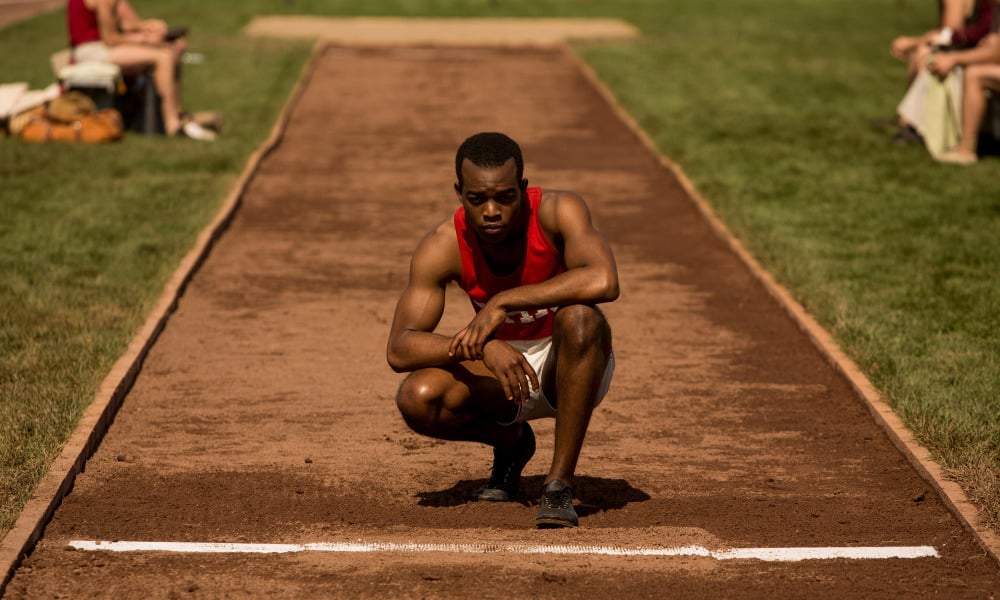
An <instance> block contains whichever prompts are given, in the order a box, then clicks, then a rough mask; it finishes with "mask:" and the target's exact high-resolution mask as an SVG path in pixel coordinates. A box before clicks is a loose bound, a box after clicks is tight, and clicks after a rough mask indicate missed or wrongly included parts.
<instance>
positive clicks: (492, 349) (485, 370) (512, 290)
mask: <svg viewBox="0 0 1000 600" xmlns="http://www.w3.org/2000/svg"><path fill="white" fill-rule="evenodd" d="M523 171H524V161H523V159H522V156H521V150H520V148H519V147H518V145H517V143H515V142H514V141H513V140H512V139H510V138H509V137H507V136H506V135H503V134H501V133H479V134H476V135H474V136H472V137H470V138H469V139H467V140H465V142H463V143H462V145H461V146H460V147H459V149H458V152H457V154H456V156H455V174H456V176H457V178H458V180H457V182H456V183H455V193H456V195H457V196H458V201H459V203H460V204H461V206H460V207H459V208H458V210H457V211H456V212H455V213H454V215H453V216H450V217H448V218H447V219H445V220H443V221H442V222H441V223H439V224H438V225H437V226H436V227H434V229H432V230H431V231H430V232H429V233H428V234H427V235H426V236H425V237H424V239H423V240H422V241H421V242H420V244H419V245H418V246H417V249H416V252H415V253H414V255H413V258H412V261H411V263H410V277H409V282H408V284H407V286H406V289H404V290H403V293H402V295H401V296H400V299H399V302H398V304H397V306H396V312H395V316H394V319H393V323H392V329H391V331H390V333H389V342H388V349H387V358H388V361H389V365H390V366H392V368H393V369H394V370H395V371H397V372H411V373H410V375H409V376H407V378H406V379H405V380H404V381H403V383H402V385H401V386H400V388H399V392H398V395H397V397H396V404H397V406H398V407H399V410H400V412H401V413H402V415H403V418H404V419H405V420H406V423H407V424H408V425H409V426H410V427H411V428H412V429H413V430H414V431H416V432H418V433H422V434H424V435H428V436H431V437H435V438H439V439H444V440H464V441H473V442H481V443H484V444H489V445H490V446H493V471H492V474H491V476H490V479H489V481H488V482H487V483H486V484H485V485H484V486H483V487H482V488H480V489H479V490H478V492H477V494H476V498H477V499H478V500H484V501H494V502H496V501H501V502H502V501H513V500H515V499H516V496H517V492H518V483H519V481H520V478H521V471H522V470H523V469H524V466H525V465H526V464H527V463H528V461H529V460H530V459H531V457H532V455H533V454H534V452H535V436H534V432H533V431H532V429H531V426H530V425H528V423H527V421H529V420H531V419H537V418H541V417H555V419H556V424H555V451H554V453H553V457H552V464H551V466H550V467H549V472H548V475H547V476H546V478H545V481H544V485H543V486H542V492H541V499H540V501H539V505H540V506H539V510H538V514H537V516H536V517H535V520H536V524H537V525H538V526H539V527H572V526H576V525H577V524H578V517H577V514H576V511H575V509H574V508H573V502H572V499H573V492H572V486H573V473H574V471H575V470H576V463H577V459H578V458H579V456H580V449H581V447H582V445H583V439H584V436H585V435H586V432H587V426H588V425H589V423H590V416H591V413H592V412H593V409H594V407H595V406H596V405H597V404H598V403H599V402H600V401H601V400H602V398H603V397H604V394H605V393H606V392H607V390H608V386H609V385H610V383H611V376H612V373H613V372H614V355H613V353H612V351H611V328H610V327H609V325H608V322H607V320H606V319H605V318H604V315H603V314H602V313H601V311H600V310H599V309H598V308H597V304H599V303H602V302H610V301H612V300H615V299H616V298H617V297H618V272H617V268H616V266H615V259H614V256H613V255H612V252H611V248H610V246H608V243H607V242H606V241H605V240H604V238H602V237H601V235H600V234H599V233H598V232H597V230H596V229H594V227H593V225H592V224H591V220H590V213H589V211H588V209H587V206H586V204H585V203H584V201H583V199H582V198H580V196H578V195H577V194H575V193H573V192H569V191H560V190H549V189H545V190H543V189H541V188H529V187H528V180H527V179H524V178H523ZM452 281H454V282H457V283H458V284H459V285H460V286H461V287H462V289H464V290H465V291H466V292H467V293H468V294H469V298H470V300H471V301H472V305H473V308H474V309H475V311H476V313H475V317H474V318H473V319H472V321H471V322H470V323H469V324H468V325H466V326H465V327H464V328H463V329H462V330H461V331H459V332H457V333H455V334H454V335H441V334H438V333H434V331H435V328H436V327H437V325H438V323H439V322H440V320H441V316H442V314H443V312H444V304H445V288H446V287H447V285H448V283H449V282H452Z"/></svg>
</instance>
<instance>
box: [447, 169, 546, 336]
mask: <svg viewBox="0 0 1000 600" xmlns="http://www.w3.org/2000/svg"><path fill="white" fill-rule="evenodd" d="M541 202H542V188H537V187H534V188H528V193H527V202H526V203H525V210H527V211H528V231H527V242H526V243H527V249H526V250H525V253H524V260H523V261H522V262H521V265H520V266H519V267H518V268H517V269H516V270H515V271H514V272H513V273H511V274H510V275H505V276H499V275H496V274H494V273H493V272H492V271H490V268H489V265H487V263H486V257H484V256H483V252H482V250H480V248H479V239H478V238H477V237H476V232H475V231H472V230H471V229H469V227H468V224H467V223H466V222H465V208H464V207H459V209H458V210H456V211H455V232H456V234H457V235H458V247H459V249H460V250H461V253H462V278H461V280H460V281H459V285H460V286H461V288H462V289H463V290H465V292H466V293H467V294H469V300H471V301H472V308H473V309H475V310H476V312H478V311H479V309H480V308H482V307H483V306H485V305H486V303H487V302H488V301H489V299H490V298H492V297H493V296H494V295H495V294H497V293H498V292H502V291H503V290H507V289H510V288H514V287H519V286H522V285H529V284H532V283H541V282H543V281H546V280H548V279H551V278H552V277H554V276H556V275H558V274H559V273H562V272H563V271H565V270H566V267H565V266H564V265H563V260H562V255H561V254H560V253H559V251H558V250H557V249H556V247H555V246H553V245H552V242H550V241H549V238H547V237H545V232H543V231H542V226H541V225H540V224H539V223H538V207H539V205H540V204H541ZM556 308H558V307H551V308H539V309H535V310H527V311H520V310H519V311H514V312H510V313H507V320H506V321H505V322H504V323H503V325H501V326H500V328H499V329H498V330H497V331H496V334H494V335H495V337H496V338H497V339H499V340H537V339H540V338H543V337H547V336H550V335H552V322H553V320H554V319H555V313H556Z"/></svg>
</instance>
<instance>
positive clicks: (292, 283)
mask: <svg viewBox="0 0 1000 600" xmlns="http://www.w3.org/2000/svg"><path fill="white" fill-rule="evenodd" d="M483 130H500V131H504V132H506V133H508V134H510V135H511V136H512V137H514V138H515V139H516V140H518V141H519V142H521V144H522V147H523V149H524V153H525V159H526V171H525V175H526V177H527V178H528V179H529V180H530V182H531V184H533V185H541V186H544V187H552V188H569V189H574V190H576V191H578V192H580V193H581V194H582V195H583V196H584V197H585V198H586V199H587V200H588V202H589V204H590V206H591V208H592V212H593V217H594V221H595V224H596V225H597V227H598V228H599V229H600V230H601V231H602V232H603V233H604V234H605V236H606V237H607V238H608V240H609V241H610V242H611V244H612V246H613V248H614V251H615V253H616V257H617V261H618V265H619V269H620V273H621V281H622V296H621V298H620V300H618V301H617V302H614V303H612V304H609V305H606V307H605V308H606V313H607V315H608V317H609V320H610V321H611V324H612V327H613V330H614V334H615V352H616V356H617V365H618V366H617V371H616V375H615V380H614V382H613V384H612V387H611V391H610V393H609V395H608V397H607V398H606V400H605V401H604V403H603V404H602V405H601V406H600V407H599V408H598V410H597V411H596V413H595V415H594V418H593V422H592V426H591V430H590V433H589V435H588V437H587V441H586V444H585V446H584V451H583V455H582V458H581V461H580V466H579V469H578V481H577V483H578V490H577V496H578V499H577V507H578V511H579V513H580V515H581V524H580V527H579V528H577V529H575V530H536V529H534V527H533V525H534V519H533V517H534V513H535V507H534V506H533V504H535V503H536V501H537V494H538V490H539V488H540V486H541V483H542V477H543V475H544V473H545V472H546V471H547V469H548V460H549V458H550V456H551V451H552V423H551V422H550V421H540V422H536V432H537V433H538V453H537V454H536V455H535V458H534V459H533V460H532V461H531V462H530V463H529V464H528V466H527V469H526V470H525V479H524V480H523V481H522V486H521V492H522V494H521V501H520V502H516V503H508V504H483V503H476V502H470V501H469V496H470V494H471V493H472V492H473V490H475V489H476V488H477V487H478V486H479V485H480V484H481V483H482V482H483V481H484V480H485V478H486V477H487V475H488V472H489V468H490V462H491V453H490V449H489V448H487V447H483V446H478V445H475V444H463V443H445V442H439V441H435V440H432V439H428V438H424V437H421V436H419V435H415V434H413V433H411V432H410V431H409V430H408V429H407V427H406V426H405V425H404V423H403V422H402V420H401V418H400V417H399V415H398V413H397V411H396V408H395V405H394V393H395V390H396V387H397V386H398V384H399V382H400V381H401V379H402V376H401V375H397V374H395V373H393V372H392V371H391V370H390V369H389V367H388V366H387V365H386V362H385V357H384V352H385V340H386V335H387V333H388V329H389V322H390V319H391V314H392V309H393V306H394V304H395V301H396V299H397V296H398V294H399V291H400V290H401V289H402V287H403V285H404V283H405V280H406V276H407V267H408V261H409V257H410V255H411V252H412V250H413V248H414V246H415V245H416V244H417V242H418V241H419V240H420V238H421V237H422V235H423V234H424V233H425V232H426V231H427V230H429V229H430V228H431V227H432V226H433V225H434V224H436V223H437V222H439V221H440V220H442V219H444V218H447V217H448V216H449V215H450V214H451V213H452V211H453V210H454V209H455V208H456V207H457V200H456V198H455V195H454V192H453V190H452V183H453V182H454V179H455V176H454V152H455V149H456V148H457V146H458V144H459V143H460V142H461V141H462V140H463V139H464V138H465V137H467V136H468V135H470V134H472V133H474V132H477V131H483ZM762 176H766V175H764V174H762ZM448 302H449V312H448V313H447V315H446V318H445V322H444V323H443V324H442V330H443V331H446V332H453V331H456V330H457V329H458V328H459V327H461V326H462V325H464V323H465V321H466V320H467V319H468V318H469V316H470V310H469V308H468V302H467V301H466V300H465V299H464V297H463V296H462V295H461V293H460V292H456V293H452V294H450V295H449V299H448ZM72 540H128V541H172V542H243V543H247V542H254V543H294V544H302V543H311V542H329V543H338V542H397V543H410V542H412V543H415V544H422V543H424V544H431V543H434V544H443V543H461V542H465V543H472V542H476V543H484V544H487V543H488V544H495V545H502V544H548V545H561V546H568V545H604V546H617V547H655V548H671V547H682V546H704V547H706V548H710V549H727V548H744V547H802V546H807V547H822V546H837V547H839V546H851V547H856V546H923V545H929V546H933V547H934V548H936V549H937V551H938V552H939V553H940V557H939V558H919V559H884V560H847V559H837V560H811V561H802V562H794V563H779V562H762V561H758V560H732V561H719V560H715V559H713V558H709V557H672V558H671V557H623V556H603V555H592V554H583V555H567V554H551V555H526V554H518V553H512V552H490V553H482V554H461V553H454V552H441V551H436V552H391V551H382V552H371V553H364V554H360V553H351V552H336V553H318V552H302V553H297V554H285V555H249V554H169V553H164V552H152V553H123V554H113V553H109V552H87V551H80V550H71V549H69V547H68V544H69V542H70V541H72ZM998 589H1000V569H998V567H997V565H996V564H995V562H994V561H993V560H992V559H991V558H989V557H988V556H987V555H986V554H985V553H984V552H983V551H982V550H981V549H980V548H979V547H978V546H977V545H976V543H975V542H974V541H973V538H972V537H971V536H970V535H969V534H968V533H967V532H966V531H965V530H964V529H963V528H962V526H961V525H960V524H959V523H958V522H957V521H956V520H955V519H954V518H953V517H952V515H951V514H950V513H949V512H948V511H947V510H946V509H945V507H944V506H943V504H942V502H941V501H940V500H939V499H938V498H937V497H936V496H935V495H934V494H933V493H932V492H931V491H930V486H929V485H928V484H927V483H926V482H924V481H923V480H922V479H921V478H920V477H919V476H918V475H917V474H916V472H915V471H914V469H913V468H912V467H911V466H910V465H909V463H908V462H907V460H906V459H905V458H904V457H903V456H902V455H901V454H900V453H899V452H898V451H897V450H896V449H895V447H894V446H893V445H892V443H891V442H890V441H889V440H888V439H887V437H886V436H885V434H884V433H883V432H882V431H881V430H880V429H879V428H878V427H876V425H875V424H874V423H873V421H872V418H871V417H870V415H869V414H868V413H867V411H866V409H865V407H864V406H863V405H862V403H861V402H859V400H858V399H857V398H856V397H855V396H854V395H853V394H852V392H851V390H850V389H849V388H848V386H847V385H846V384H845V382H844V381H843V380H842V379H841V378H840V377H839V376H838V375H837V374H836V373H835V372H834V371H833V370H832V369H831V368H830V367H829V366H828V364H827V363H826V362H824V359H823V358H822V357H821V356H820V354H819V353H818V352H817V351H816V349H815V348H814V347H813V346H812V345H811V344H810V342H809V341H808V340H807V339H806V338H805V337H804V336H803V335H802V334H801V333H800V332H799V330H798V329H797V328H796V327H795V325H794V324H793V323H792V322H791V321H790V320H789V319H788V318H787V317H786V316H785V313H784V312H783V311H782V310H781V309H780V308H779V307H778V306H777V305H776V304H775V303H774V302H773V301H772V300H771V299H770V297H769V296H768V295H767V294H766V292H765V291H764V290H763V289H762V288H761V287H760V286H759V284H758V283H757V282H756V280H755V279H754V278H753V277H752V276H751V275H750V274H749V273H748V271H747V270H746V269H745V268H744V266H743V265H742V264H741V263H740V262H739V261H738V260H737V259H736V258H735V257H734V255H733V254H732V253H731V252H730V251H728V250H727V247H726V246H725V245H724V244H723V243H722V242H721V241H720V240H719V239H718V238H717V237H716V236H715V235H714V234H713V233H712V231H711V230H710V228H709V227H708V226H707V225H706V223H705V221H704V219H703V218H702V217H701V216H700V215H699V213H698V212H697V211H696V209H695V207H694V205H693V204H692V202H691V201H690V199H689V198H688V197H687V196H686V195H685V192H684V189H683V188H682V187H681V186H680V185H679V183H678V181H677V179H676V178H675V177H674V175H673V174H672V173H671V172H669V171H668V170H666V169H665V168H664V167H663V166H662V165H661V163H660V162H659V161H658V159H657V157H655V156H653V155H652V154H650V153H649V151H648V150H647V149H646V148H645V147H644V146H643V145H642V144H641V143H640V141H639V140H638V139H637V138H636V137H635V136H634V135H633V134H632V133H631V132H630V130H629V129H628V128H627V127H626V125H625V124H623V123H622V122H621V121H620V120H619V119H618V118H617V117H616V116H615V113H614V112H613V111H612V110H611V108H610V107H609V106H608V105H607V103H606V102H605V101H604V100H603V98H602V96H601V95H600V94H599V93H598V92H597V91H596V90H595V88H594V87H593V86H592V85H591V84H590V82H589V81H588V80H587V79H586V77H585V76H583V75H582V74H581V72H580V71H579V70H578V68H577V66H576V63H575V62H574V61H573V60H572V59H571V58H570V57H569V56H568V55H567V54H566V53H564V52H563V51H560V50H514V49H506V50H497V49H492V50H486V49H476V50H471V49H455V48H452V49H441V48H438V49H412V48H411V49H398V50H392V49H380V50H376V49H368V50H357V49H347V48H329V49H327V50H326V51H325V52H323V53H322V54H321V56H320V57H319V59H318V63H317V66H316V69H315V71H314V73H313V75H312V78H311V80H310V81H309V83H308V85H307V87H306V89H305V92H304V95H303V96H302V97H301V100H300V101H299V102H298V104H297V105H296V106H295V108H294V111H293V112H292V115H291V121H290V123H289V125H288V128H287V131H286V134H285V136H284V139H283V141H282V144H281V145H280V146H279V147H278V148H277V149H276V151H274V152H273V153H272V154H270V155H269V156H268V157H267V158H266V159H265V160H264V162H263V164H262V166H261V168H260V170H259V174H258V175H257V177H256V178H255V179H254V180H253V182H252V183H251V186H250V188H249V190H248V192H247V194H246V196H245V199H244V203H243V205H242V206H241V208H240V209H239V212H238V213H237V215H236V217H235V219H234V221H233V223H232V225H231V227H230V229H229V230H228V231H227V232H226V233H225V235H224V236H223V237H222V239H221V240H220V241H219V243H218V244H217V245H216V246H215V247H214V249H213V251H212V254H211V255H210V257H209V258H208V260H207V261H206V262H205V263H204V265H203V266H202V268H201V269H200V271H199V272H198V273H197V274H196V276H195V278H194V279H193V281H192V283H191V285H190V286H189V287H188V288H187V290H186V292H185V295H184V296H183V297H182V298H181V301H180V304H179V308H178V310H177V312H176V314H174V315H173V317H172V318H171V320H170V322H169V323H168V325H167V328H166V330H165V331H164V333H163V335H162V336H161V338H160V339H159V341H158V342H157V344H156V346H155V347H154V348H153V350H152V352H151V354H150V355H149V357H148V359H147V360H146V362H145V365H144V369H143V372H142V373H141V374H140V376H139V379H138V381H137V383H136V385H135V387H134V389H133V390H132V391H131V393H130V394H129V396H128V398H127V399H126V401H125V404H124V407H123V409H122V411H121V412H120V413H119V415H118V418H117V420H116V422H115V423H114V425H113V426H112V428H111V430H110V432H109V434H108V436H107V437H106V438H105V440H104V442H103V443H102V445H101V447H100V449H99V450H98V452H97V454H96V455H95V456H94V457H93V458H92V459H91V460H90V462H89V463H88V465H87V469H86V472H85V473H83V474H82V475H81V476H80V477H79V478H78V479H77V482H76V486H75V489H74V490H73V492H72V493H71V494H70V495H69V496H68V497H67V498H66V499H65V501H64V502H63V504H62V506H61V508H60V509H59V511H58V512H57V514H56V516H55V519H54V520H53V521H52V523H51V524H50V525H49V526H48V528H47V530H46V533H45V537H44V538H43V539H42V541H41V543H40V544H39V546H38V547H37V549H36V550H35V552H34V553H33V554H32V555H31V556H30V557H28V558H27V559H26V560H25V561H24V563H23V565H22V567H21V568H20V569H19V570H18V572H17V573H16V575H15V577H14V579H13V580H12V582H11V583H10V585H9V587H8V590H7V593H8V595H9V597H11V598H40V597H88V596H105V597H110V596H115V597H171V598H176V597H189V596H190V597H220V596H225V597H243V596H253V597H265V596H266V597H282V598H301V597H315V596H341V597H373V598H374V597H378V598H383V597H397V598H414V597H427V598H434V597H455V598H469V597H473V598H521V597H536V596H537V597H562V598H578V597H583V596H584V595H586V597H593V598H606V597H625V598H632V597H637V598H660V597H665V596H669V597H687V598H718V597H747V598H774V597H797V598H801V597H811V596H823V597H865V598H900V597H929V596H935V597H941V598H988V597H991V596H992V595H994V594H996V592H997V591H998Z"/></svg>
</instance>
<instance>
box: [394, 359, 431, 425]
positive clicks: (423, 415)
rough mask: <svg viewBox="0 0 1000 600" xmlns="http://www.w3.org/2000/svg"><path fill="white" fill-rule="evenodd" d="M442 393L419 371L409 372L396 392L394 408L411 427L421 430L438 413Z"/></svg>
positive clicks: (429, 423)
mask: <svg viewBox="0 0 1000 600" xmlns="http://www.w3.org/2000/svg"><path fill="white" fill-rule="evenodd" d="M441 402H442V395H441V393H440V392H439V390H437V389H436V388H435V386H434V385H432V383H431V382H430V381H429V380H428V379H427V377H424V376H422V375H421V374H420V373H419V372H417V373H411V374H410V375H409V376H408V377H407V378H406V379H404V380H403V383H402V384H400V386H399V390H398V391H397V392H396V408H398V409H399V413H400V414H401V415H402V416H403V420H404V421H406V424H407V425H409V426H410V428H411V429H413V430H414V431H418V432H423V431H424V430H425V429H427V428H428V427H429V426H430V425H431V423H432V422H433V421H434V416H435V415H436V414H438V413H440V409H441Z"/></svg>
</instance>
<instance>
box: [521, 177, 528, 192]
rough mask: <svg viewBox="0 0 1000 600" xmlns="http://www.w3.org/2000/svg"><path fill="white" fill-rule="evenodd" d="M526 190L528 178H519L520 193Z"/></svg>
mask: <svg viewBox="0 0 1000 600" xmlns="http://www.w3.org/2000/svg"><path fill="white" fill-rule="evenodd" d="M527 192H528V180H527V179H522V180H521V193H522V194H525V193H527Z"/></svg>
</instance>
